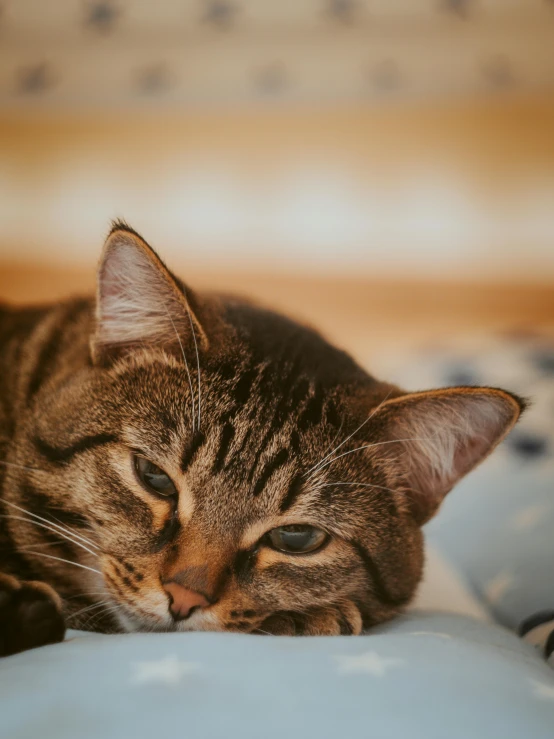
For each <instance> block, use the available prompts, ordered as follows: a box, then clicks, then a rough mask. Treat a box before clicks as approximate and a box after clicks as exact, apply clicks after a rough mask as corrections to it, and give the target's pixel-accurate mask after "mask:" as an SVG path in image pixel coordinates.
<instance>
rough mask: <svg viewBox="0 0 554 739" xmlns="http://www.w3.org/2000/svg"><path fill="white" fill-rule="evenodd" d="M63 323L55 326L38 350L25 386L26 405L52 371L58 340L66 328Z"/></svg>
mask: <svg viewBox="0 0 554 739" xmlns="http://www.w3.org/2000/svg"><path fill="white" fill-rule="evenodd" d="M64 318H65V316H64ZM65 323H66V322H65V321H62V322H61V323H58V324H56V325H55V326H54V328H53V329H52V331H51V332H50V336H49V337H48V338H47V339H46V341H45V342H44V343H43V345H42V346H41V348H40V351H39V353H38V356H37V357H36V361H35V368H34V371H33V373H32V375H31V377H30V379H29V383H28V385H27V403H30V401H31V400H32V399H33V397H34V396H35V395H36V393H37V392H38V390H39V389H40V386H41V385H42V383H43V382H44V381H45V380H47V379H48V377H49V374H50V371H51V370H52V368H53V365H54V363H55V360H56V356H57V353H58V345H59V343H60V339H61V338H62V336H63V335H64V331H65V328H66V326H65Z"/></svg>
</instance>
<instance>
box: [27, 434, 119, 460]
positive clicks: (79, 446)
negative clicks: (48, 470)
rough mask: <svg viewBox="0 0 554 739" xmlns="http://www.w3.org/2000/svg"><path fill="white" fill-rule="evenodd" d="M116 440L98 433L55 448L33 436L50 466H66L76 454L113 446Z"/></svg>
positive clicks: (113, 436)
mask: <svg viewBox="0 0 554 739" xmlns="http://www.w3.org/2000/svg"><path fill="white" fill-rule="evenodd" d="M117 440H118V439H117V436H116V435H115V434H106V433H100V434H92V435H90V436H83V437H82V438H81V439H78V440H77V441H75V442H73V444H71V445H70V446H66V447H57V446H53V445H51V444H49V443H48V442H47V441H45V440H44V439H41V438H40V437H38V436H35V438H34V444H35V447H36V449H37V450H38V451H39V452H40V453H41V455H42V456H43V457H45V459H47V460H48V461H49V462H51V463H52V464H66V463H67V462H69V461H70V460H71V459H73V457H75V456H76V455H77V454H82V453H83V452H88V451H90V450H91V449H95V448H96V447H99V446H104V445H105V444H113V443H114V442H116V441H117Z"/></svg>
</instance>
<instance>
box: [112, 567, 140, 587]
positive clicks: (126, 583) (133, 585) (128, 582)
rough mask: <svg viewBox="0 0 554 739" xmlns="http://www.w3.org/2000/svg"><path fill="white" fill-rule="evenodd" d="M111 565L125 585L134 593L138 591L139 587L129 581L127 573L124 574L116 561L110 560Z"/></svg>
mask: <svg viewBox="0 0 554 739" xmlns="http://www.w3.org/2000/svg"><path fill="white" fill-rule="evenodd" d="M112 566H113V568H114V570H115V571H116V572H117V575H118V577H119V578H120V580H121V582H122V583H123V584H124V585H126V586H127V587H128V588H129V589H130V590H132V591H133V592H135V593H138V592H139V590H140V588H138V587H137V586H136V585H135V583H134V582H131V580H130V578H129V576H128V575H126V574H125V573H124V572H123V571H122V568H121V566H120V564H119V563H118V562H116V561H115V560H112Z"/></svg>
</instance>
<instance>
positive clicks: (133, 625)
mask: <svg viewBox="0 0 554 739" xmlns="http://www.w3.org/2000/svg"><path fill="white" fill-rule="evenodd" d="M117 621H118V625H119V627H120V628H121V630H122V631H124V632H126V633H138V632H149V633H152V632H160V633H167V632H185V631H224V629H223V628H222V626H221V623H220V621H219V619H218V618H217V617H216V616H215V615H214V614H212V613H206V612H198V613H193V614H192V615H191V616H190V617H189V618H187V619H184V620H183V621H174V620H173V619H172V618H164V619H162V618H159V617H158V616H152V618H150V619H148V618H145V617H144V616H142V615H140V616H135V615H133V614H127V613H123V612H119V613H118V614H117Z"/></svg>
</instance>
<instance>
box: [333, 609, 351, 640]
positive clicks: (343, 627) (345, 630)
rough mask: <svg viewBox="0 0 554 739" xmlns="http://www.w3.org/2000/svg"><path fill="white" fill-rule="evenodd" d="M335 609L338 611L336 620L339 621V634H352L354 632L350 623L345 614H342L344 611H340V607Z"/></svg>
mask: <svg viewBox="0 0 554 739" xmlns="http://www.w3.org/2000/svg"><path fill="white" fill-rule="evenodd" d="M337 611H338V613H339V617H338V622H339V627H340V633H341V636H352V634H353V633H354V629H353V627H352V624H351V623H350V621H349V620H348V619H347V618H346V616H345V615H344V613H343V612H342V611H341V609H340V608H337Z"/></svg>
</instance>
